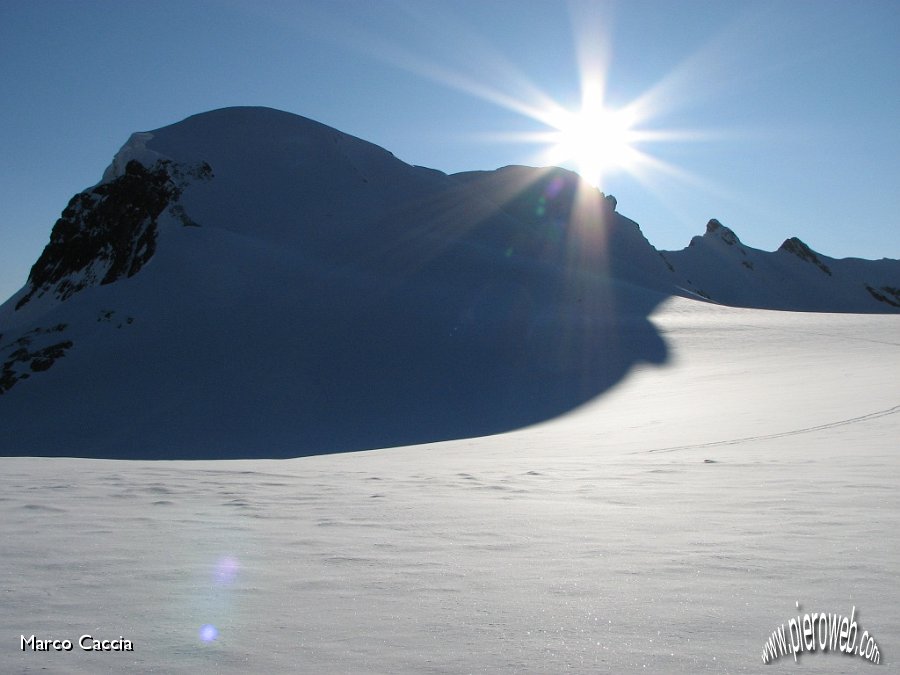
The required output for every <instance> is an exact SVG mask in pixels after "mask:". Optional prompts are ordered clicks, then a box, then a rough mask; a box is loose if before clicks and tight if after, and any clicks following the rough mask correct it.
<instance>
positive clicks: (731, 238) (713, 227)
mask: <svg viewBox="0 0 900 675" xmlns="http://www.w3.org/2000/svg"><path fill="white" fill-rule="evenodd" d="M704 236H707V237H716V238H719V239H721V240H722V241H724V242H725V243H726V244H728V245H729V246H734V245H735V244H740V243H741V240H740V239H738V236H737V235H736V234H735V233H734V231H733V230H731V229H730V228H728V227H725V226H724V225H723V224H722V223H720V222H719V221H718V220H716V219H715V218H710V220H709V222H708V223H706V235H704Z"/></svg>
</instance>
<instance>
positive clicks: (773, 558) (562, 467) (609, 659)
mask: <svg viewBox="0 0 900 675" xmlns="http://www.w3.org/2000/svg"><path fill="white" fill-rule="evenodd" d="M649 321H650V322H651V323H652V324H653V325H654V326H655V327H656V329H657V330H658V332H659V333H660V334H661V335H662V336H664V339H665V340H666V343H667V344H668V348H669V350H670V356H669V358H668V360H667V361H666V363H665V365H662V366H658V365H651V366H644V367H638V368H635V369H633V370H632V371H631V372H630V374H629V375H628V376H627V377H626V378H625V379H624V380H623V381H621V382H620V384H619V386H617V387H615V388H613V389H612V390H611V391H609V392H608V393H607V394H606V395H605V396H603V397H601V398H599V399H597V400H595V401H593V402H591V403H590V404H589V405H586V406H584V407H582V408H580V409H579V410H577V411H576V412H574V413H573V414H571V415H568V416H565V417H562V418H560V419H557V420H554V421H551V422H548V423H546V424H541V425H538V426H535V427H532V428H529V429H523V430H520V431H517V432H513V433H508V434H502V435H498V436H492V437H489V438H482V439H469V440H458V441H451V442H444V443H437V444H431V445H422V446H415V447H406V448H395V449H383V450H375V451H370V452H363V453H345V454H336V455H330V456H319V457H307V458H300V459H294V460H284V461H264V460H252V461H230V462H221V461H217V462H209V461H203V462H167V461H164V462H124V461H110V460H78V459H49V458H48V459H40V458H6V459H2V460H0V467H2V470H0V495H2V498H0V523H2V525H0V533H2V534H0V537H2V541H3V542H4V544H3V555H2V557H0V588H2V589H3V598H4V611H3V612H2V613H0V630H2V633H3V634H4V635H5V636H6V640H5V647H4V648H3V649H2V650H0V670H2V671H3V672H38V671H41V672H67V673H79V672H80V673H98V672H100V673H102V672H121V671H122V670H126V669H134V670H139V671H143V672H148V671H159V672H167V673H194V672H219V673H239V672H250V671H252V672H300V673H321V672H346V673H459V672H485V673H493V672H502V673H514V672H529V673H533V672H542V673H547V672H575V673H596V672H613V673H632V672H653V673H697V672H716V673H725V672H729V673H755V672H761V671H762V669H763V667H762V661H761V652H762V648H763V643H764V642H765V640H766V639H767V638H768V636H769V634H770V633H771V631H772V630H774V629H775V628H776V627H777V626H779V625H780V624H782V623H786V622H787V621H788V620H789V619H790V618H791V617H793V616H796V615H797V613H798V610H797V609H796V607H795V603H796V602H798V601H799V603H800V607H801V610H800V612H835V613H840V614H849V613H850V611H851V608H852V607H855V608H856V619H857V621H858V622H859V630H860V632H861V631H862V630H867V631H869V633H870V634H871V635H872V636H874V638H875V640H876V641H877V642H878V645H879V647H880V650H881V653H882V662H881V666H880V667H878V668H875V670H872V668H873V666H872V665H870V664H868V663H866V662H865V661H863V660H862V659H859V658H855V657H850V656H845V655H841V654H835V653H814V654H803V655H801V656H800V664H799V665H795V664H794V662H793V658H792V657H783V658H781V659H779V660H778V661H777V662H776V663H775V664H774V665H770V666H767V667H766V672H769V671H770V670H771V671H772V672H797V669H798V668H802V669H804V670H808V669H813V670H815V672H825V673H853V672H876V671H877V672H882V671H883V672H891V671H892V669H893V668H894V665H892V664H894V663H895V662H896V658H897V656H896V652H897V635H900V609H898V608H900V593H898V590H897V584H896V578H897V576H898V573H900V539H898V537H897V532H898V529H900V478H898V476H900V458H898V455H897V438H898V437H900V415H898V411H900V385H898V383H900V378H898V377H897V375H898V372H900V340H898V335H900V330H898V329H900V323H898V322H900V318H898V317H896V316H877V315H850V314H845V315H828V314H797V313H789V312H769V311H761V310H748V309H733V308H726V307H718V306H715V305H712V304H708V303H699V302H694V301H689V300H685V299H681V298H671V299H669V300H667V301H665V302H663V303H661V304H660V305H658V306H657V307H656V308H655V309H654V311H653V312H652V313H651V314H650V316H649ZM123 330H124V329H123ZM707 460H710V461H707ZM206 625H212V626H214V627H215V628H216V630H217V631H218V635H217V638H216V639H215V640H212V641H210V642H204V641H203V640H202V639H201V638H200V631H201V628H202V627H203V626H206ZM22 633H24V634H25V635H26V637H27V636H29V635H31V634H32V633H35V634H38V635H43V636H50V637H58V638H65V637H69V638H72V639H76V638H77V637H78V636H79V635H81V634H85V633H90V634H93V635H95V636H100V637H105V638H113V637H118V636H120V635H122V636H124V637H126V638H128V639H131V640H132V641H133V642H134V644H135V651H134V652H127V653H102V654H96V653H85V652H81V651H80V650H78V647H77V646H76V647H75V650H73V652H71V653H49V654H47V653H32V652H27V653H23V652H21V651H19V649H18V645H19V636H20V635H21V634H22Z"/></svg>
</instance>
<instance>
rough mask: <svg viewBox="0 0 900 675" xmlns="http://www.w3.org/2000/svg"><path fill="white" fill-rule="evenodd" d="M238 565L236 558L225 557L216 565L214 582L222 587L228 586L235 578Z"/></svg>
mask: <svg viewBox="0 0 900 675" xmlns="http://www.w3.org/2000/svg"><path fill="white" fill-rule="evenodd" d="M239 569H240V564H239V563H238V561H237V559H236V558H232V557H231V556H225V557H224V558H222V559H221V560H219V562H218V563H217V564H216V571H215V578H216V582H217V583H219V584H222V585H225V584H230V583H232V582H233V581H234V580H235V579H236V578H237V573H238V570H239Z"/></svg>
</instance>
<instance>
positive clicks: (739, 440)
mask: <svg viewBox="0 0 900 675" xmlns="http://www.w3.org/2000/svg"><path fill="white" fill-rule="evenodd" d="M898 412H900V405H895V406H894V407H893V408H885V409H884V410H876V411H875V412H871V413H868V414H866V415H860V416H859V417H850V418H848V419H845V420H839V421H837V422H828V423H827V424H820V425H818V426H815V427H805V428H803V429H794V430H792V431H782V432H779V433H777V434H765V435H763V436H747V437H745V438H732V439H728V440H724V441H712V442H711V443H692V444H691V445H676V446H674V447H671V448H654V449H652V450H646V451H645V452H675V451H676V450H690V449H692V448H714V447H717V446H720V445H738V444H740V443H748V442H750V441H766V440H770V439H772V438H785V437H786V436H799V435H800V434H809V433H812V432H815V431H823V430H825V429H834V428H835V427H843V426H846V425H848V424H856V423H857V422H868V421H869V420H874V419H878V418H879V417H887V416H888V415H894V414H896V413H898Z"/></svg>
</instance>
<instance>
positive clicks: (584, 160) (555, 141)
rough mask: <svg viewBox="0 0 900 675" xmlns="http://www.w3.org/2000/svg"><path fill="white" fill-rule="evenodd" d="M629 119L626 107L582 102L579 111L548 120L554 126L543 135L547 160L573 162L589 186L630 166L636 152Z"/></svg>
mask: <svg viewBox="0 0 900 675" xmlns="http://www.w3.org/2000/svg"><path fill="white" fill-rule="evenodd" d="M632 124H633V120H632V119H630V115H628V113H627V111H626V110H611V109H609V108H605V107H604V106H603V105H602V104H595V105H585V106H583V107H582V109H581V110H580V111H579V112H576V113H573V112H570V111H565V112H561V113H559V114H558V115H557V116H555V117H554V119H552V120H551V125H552V126H553V128H554V129H555V131H552V132H550V133H549V134H548V136H547V141H548V143H549V144H550V145H549V148H548V149H547V155H546V157H547V159H548V160H549V163H551V164H554V165H560V164H568V163H571V164H574V166H575V170H576V171H577V172H578V173H579V174H580V175H581V177H582V178H583V179H585V180H586V181H588V182H589V183H591V184H592V185H599V184H600V181H601V179H602V176H603V175H604V174H607V173H613V172H616V171H621V170H629V169H631V168H632V167H633V164H634V162H635V157H636V151H635V149H634V147H633V146H632V143H633V141H634V138H635V135H634V132H633V130H632Z"/></svg>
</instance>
